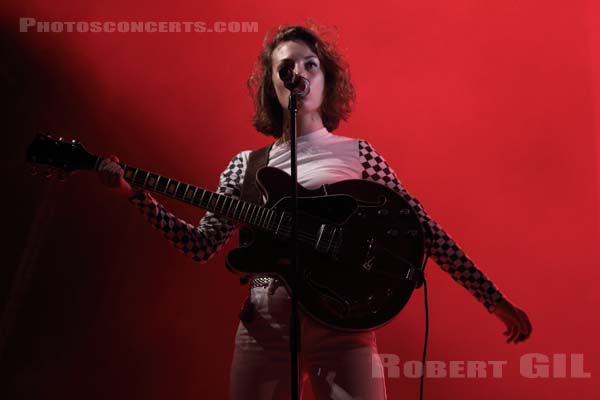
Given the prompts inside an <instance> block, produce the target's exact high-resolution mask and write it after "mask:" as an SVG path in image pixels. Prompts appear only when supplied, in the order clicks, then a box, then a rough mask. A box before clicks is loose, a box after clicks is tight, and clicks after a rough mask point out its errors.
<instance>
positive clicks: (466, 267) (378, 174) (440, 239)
mask: <svg viewBox="0 0 600 400" xmlns="http://www.w3.org/2000/svg"><path fill="white" fill-rule="evenodd" d="M358 147H359V161H360V164H361V169H362V178H363V179H368V180H372V181H374V182H378V183H381V184H384V185H386V186H388V187H390V188H391V189H393V190H394V191H396V192H398V193H400V194H401V195H402V197H404V199H405V200H407V201H408V203H409V204H410V205H411V206H412V208H413V209H414V210H415V212H416V213H417V215H418V216H419V219H420V220H421V223H422V224H423V225H426V226H425V228H427V227H429V228H430V230H431V233H432V236H433V242H432V244H431V258H433V260H434V261H435V262H436V263H437V264H438V265H439V266H440V267H441V268H442V270H444V271H446V272H447V273H449V274H450V276H451V277H452V279H454V280H455V281H456V282H458V283H459V284H460V285H461V286H463V287H464V288H465V289H467V290H468V291H469V292H471V294H472V295H473V296H474V297H475V298H476V299H477V300H479V301H480V302H481V303H483V305H484V306H485V308H486V309H487V310H488V312H490V313H493V314H494V315H496V316H497V317H498V318H499V319H500V320H501V321H502V322H503V323H504V324H505V325H506V331H505V332H504V335H506V336H508V339H507V343H510V342H511V341H514V343H518V342H520V341H523V340H525V339H527V338H528V337H529V336H530V335H531V330H532V327H531V323H530V322H529V318H528V317H527V314H525V312H524V311H523V310H521V309H519V308H518V307H516V306H514V305H513V304H512V303H510V302H509V301H508V300H507V299H506V298H505V297H504V296H503V295H502V293H500V291H499V290H498V289H496V287H495V286H494V284H493V283H492V282H491V281H490V280H489V279H487V278H486V276H485V275H484V274H483V272H481V271H480V270H479V269H478V268H477V267H476V266H475V264H474V263H473V261H472V260H471V259H470V258H469V257H467V255H466V254H465V252H464V251H463V250H462V249H461V248H460V247H459V246H458V244H457V243H456V242H455V241H454V240H453V239H452V238H451V237H450V236H449V235H448V234H447V233H446V232H445V231H444V230H443V229H442V228H441V227H440V225H439V224H438V223H437V222H435V221H434V220H433V219H431V217H429V215H427V213H426V212H425V210H424V208H423V206H422V205H421V203H419V201H418V200H417V199H416V198H414V197H412V196H411V195H410V194H409V193H408V192H407V191H406V189H404V187H403V186H402V184H401V183H400V181H399V180H398V178H397V177H396V174H395V173H394V171H393V170H392V168H391V167H390V166H389V165H388V164H387V162H386V161H385V160H384V159H383V157H381V155H379V154H378V153H377V152H376V151H375V150H374V149H373V147H372V146H371V145H370V144H369V143H368V142H367V141H364V140H359V145H358Z"/></svg>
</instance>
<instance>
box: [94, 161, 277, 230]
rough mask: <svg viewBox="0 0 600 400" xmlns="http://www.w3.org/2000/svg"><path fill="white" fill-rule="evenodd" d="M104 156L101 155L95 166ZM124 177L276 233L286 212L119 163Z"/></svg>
mask: <svg viewBox="0 0 600 400" xmlns="http://www.w3.org/2000/svg"><path fill="white" fill-rule="evenodd" d="M100 161H101V158H98V161H97V162H96V166H98V165H99V163H100ZM119 165H121V167H122V168H123V170H124V174H123V178H124V179H125V180H126V181H127V182H129V184H131V185H132V186H135V187H137V188H141V189H145V190H148V191H150V192H154V193H159V194H161V195H164V196H167V197H171V198H173V199H176V200H178V201H181V202H184V203H187V204H191V205H192V206H195V207H199V208H202V209H204V210H207V211H211V212H213V213H215V214H218V215H220V216H223V217H226V218H229V219H231V220H234V221H237V222H243V223H245V224H248V225H252V226H255V227H257V228H260V229H263V230H268V231H272V232H276V231H277V228H278V227H279V226H280V224H281V223H282V222H285V221H284V219H285V220H286V219H287V217H286V214H285V213H282V212H277V211H274V210H271V209H269V208H265V207H262V206H259V205H256V204H253V203H249V202H247V201H242V200H238V199H234V198H233V197H230V196H225V195H223V194H218V193H215V192H211V191H210V190H206V189H203V188H201V187H198V186H194V185H190V184H189V183H185V182H182V181H179V180H176V179H172V178H168V177H165V176H162V175H159V174H156V173H153V172H149V171H145V170H143V169H140V168H136V167H133V166H130V165H126V164H123V163H120V164H119Z"/></svg>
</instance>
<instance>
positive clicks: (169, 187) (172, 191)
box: [167, 179, 179, 197]
mask: <svg viewBox="0 0 600 400" xmlns="http://www.w3.org/2000/svg"><path fill="white" fill-rule="evenodd" d="M178 186H179V181H176V180H175V179H170V180H169V184H168V185H167V194H169V195H170V196H172V197H175V191H176V190H177V187H178Z"/></svg>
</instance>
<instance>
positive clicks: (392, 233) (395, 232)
mask: <svg viewBox="0 0 600 400" xmlns="http://www.w3.org/2000/svg"><path fill="white" fill-rule="evenodd" d="M386 233H387V234H388V235H390V236H391V237H398V229H390V230H389V231H387V232H386Z"/></svg>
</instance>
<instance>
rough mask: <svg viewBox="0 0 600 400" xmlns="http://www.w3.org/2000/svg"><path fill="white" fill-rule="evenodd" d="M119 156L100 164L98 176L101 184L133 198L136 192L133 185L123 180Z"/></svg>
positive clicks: (104, 160) (108, 158)
mask: <svg viewBox="0 0 600 400" xmlns="http://www.w3.org/2000/svg"><path fill="white" fill-rule="evenodd" d="M118 162H119V158H118V157H117V156H109V157H107V158H105V159H103V160H102V162H100V166H99V167H98V176H99V177H100V182H102V183H103V184H104V185H106V186H108V187H110V188H113V189H115V190H116V191H117V192H118V193H119V194H121V195H123V196H126V197H131V196H133V194H134V192H133V189H132V188H131V185H129V183H128V182H127V181H126V180H125V179H124V178H123V168H121V166H120V165H119V164H118Z"/></svg>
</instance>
